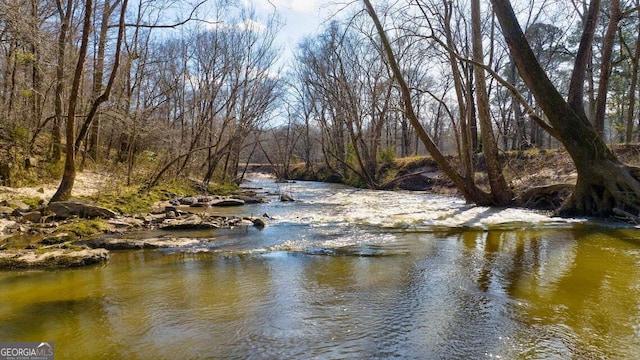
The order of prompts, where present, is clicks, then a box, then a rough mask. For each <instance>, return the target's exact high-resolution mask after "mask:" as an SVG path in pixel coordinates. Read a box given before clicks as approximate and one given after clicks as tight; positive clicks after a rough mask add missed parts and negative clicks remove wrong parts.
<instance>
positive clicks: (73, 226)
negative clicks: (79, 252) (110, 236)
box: [56, 219, 111, 238]
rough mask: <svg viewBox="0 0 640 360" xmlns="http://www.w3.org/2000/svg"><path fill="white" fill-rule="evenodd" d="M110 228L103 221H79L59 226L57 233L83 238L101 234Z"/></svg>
mask: <svg viewBox="0 0 640 360" xmlns="http://www.w3.org/2000/svg"><path fill="white" fill-rule="evenodd" d="M110 228H111V227H110V226H109V224H107V222H105V221H104V220H102V219H78V220H75V221H73V222H70V223H66V224H62V225H60V226H58V228H57V229H56V232H66V233H69V234H71V235H72V237H73V236H75V237H76V238H82V237H86V236H91V235H97V234H101V233H103V232H105V231H106V230H109V229H110Z"/></svg>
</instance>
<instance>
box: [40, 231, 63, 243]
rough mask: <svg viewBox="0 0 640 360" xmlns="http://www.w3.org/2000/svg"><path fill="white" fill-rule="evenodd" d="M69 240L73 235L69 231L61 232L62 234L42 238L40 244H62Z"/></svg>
mask: <svg viewBox="0 0 640 360" xmlns="http://www.w3.org/2000/svg"><path fill="white" fill-rule="evenodd" d="M67 241H71V235H70V234H69V233H60V234H56V235H53V236H49V237H46V238H44V239H42V240H40V244H42V245H56V244H62V243H64V242H67Z"/></svg>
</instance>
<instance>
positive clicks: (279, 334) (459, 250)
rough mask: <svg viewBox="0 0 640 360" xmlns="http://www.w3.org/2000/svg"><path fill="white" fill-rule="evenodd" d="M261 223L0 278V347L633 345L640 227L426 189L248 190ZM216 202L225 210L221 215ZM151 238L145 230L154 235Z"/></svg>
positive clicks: (464, 350)
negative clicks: (185, 243)
mask: <svg viewBox="0 0 640 360" xmlns="http://www.w3.org/2000/svg"><path fill="white" fill-rule="evenodd" d="M247 185H248V186H252V187H259V188H263V189H265V190H268V191H276V192H277V191H284V192H288V193H291V195H293V197H295V198H296V199H297V200H298V201H296V202H293V203H282V202H279V201H275V198H274V201H272V202H270V203H268V204H259V205H246V206H243V207H239V208H233V209H224V211H225V213H227V214H228V213H229V212H231V214H235V215H261V214H263V213H268V214H269V215H270V216H271V217H272V219H270V220H268V225H267V227H266V228H264V229H263V230H259V229H257V228H254V227H240V228H236V229H231V230H213V231H198V232H183V233H180V234H174V235H176V236H189V237H197V238H202V239H208V241H207V242H206V243H205V245H198V246H194V247H191V248H187V249H181V250H177V249H168V250H141V251H112V252H111V257H110V260H109V262H108V263H107V264H106V265H101V266H93V267H88V268H82V269H72V270H69V269H62V270H51V271H3V272H0V284H1V288H2V291H1V292H0V341H33V342H41V341H46V342H53V343H54V346H55V354H56V359H201V358H212V359H222V358H224V359H247V358H251V359H263V358H267V359H271V358H279V359H285V358H286V359H289V358H296V359H299V358H321V359H343V358H361V359H365V358H403V359H567V358H576V359H595V358H606V359H616V358H619V359H623V358H637V357H638V354H640V230H638V229H635V228H631V227H625V226H620V225H611V224H603V223H597V222H593V221H586V220H580V219H570V220H566V219H558V218H553V217H550V216H548V215H545V214H541V213H536V212H531V211H526V210H519V209H489V208H479V207H474V206H470V205H468V204H465V203H464V202H463V201H461V200H459V199H456V198H451V197H445V196H434V195H428V194H424V193H410V192H385V191H371V190H359V189H353V188H350V187H346V186H341V185H335V184H322V183H313V182H298V183H294V184H280V185H278V184H274V183H273V181H272V180H271V179H268V178H264V177H256V178H253V182H251V183H249V184H247ZM218 211H220V210H218ZM157 235H158V234H157V232H153V233H143V234H139V236H157Z"/></svg>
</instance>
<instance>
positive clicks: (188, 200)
mask: <svg viewBox="0 0 640 360" xmlns="http://www.w3.org/2000/svg"><path fill="white" fill-rule="evenodd" d="M178 201H179V202H180V205H189V206H191V205H195V204H197V203H198V198H197V197H195V196H187V197H183V198H181V199H179V200H178Z"/></svg>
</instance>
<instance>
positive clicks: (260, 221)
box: [252, 218, 267, 229]
mask: <svg viewBox="0 0 640 360" xmlns="http://www.w3.org/2000/svg"><path fill="white" fill-rule="evenodd" d="M252 221H253V226H255V227H257V228H258V229H262V228H264V227H265V226H267V222H266V221H264V219H261V218H255V219H252Z"/></svg>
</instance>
